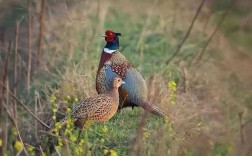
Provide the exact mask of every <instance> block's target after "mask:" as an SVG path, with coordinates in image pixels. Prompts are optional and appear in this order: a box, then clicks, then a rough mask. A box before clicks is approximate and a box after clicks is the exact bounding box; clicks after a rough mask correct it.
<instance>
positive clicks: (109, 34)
mask: <svg viewBox="0 0 252 156" xmlns="http://www.w3.org/2000/svg"><path fill="white" fill-rule="evenodd" d="M105 35H106V37H105V41H107V42H113V41H114V39H115V33H114V32H113V31H111V30H107V31H106V32H105Z"/></svg>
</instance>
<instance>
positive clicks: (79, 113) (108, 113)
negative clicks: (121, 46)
mask: <svg viewBox="0 0 252 156" xmlns="http://www.w3.org/2000/svg"><path fill="white" fill-rule="evenodd" d="M123 83H125V82H123V81H122V79H121V78H119V77H115V78H114V79H113V83H112V84H111V85H112V87H111V85H110V87H109V90H108V91H107V92H106V93H103V94H99V95H97V96H95V97H90V98H87V99H85V100H84V101H81V102H80V103H79V104H78V105H77V106H76V107H74V108H73V110H72V112H71V114H70V118H71V119H72V120H73V121H74V122H75V126H77V127H79V128H81V129H82V128H83V126H84V123H85V121H95V122H105V121H108V120H109V119H111V118H112V117H113V116H114V115H115V113H116V111H117V108H118V105H119V93H118V88H119V87H120V86H121V84H123ZM67 119H68V116H66V117H64V118H63V119H62V120H61V121H60V125H61V126H64V125H65V124H66V123H67Z"/></svg>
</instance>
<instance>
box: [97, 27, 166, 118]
mask: <svg viewBox="0 0 252 156" xmlns="http://www.w3.org/2000/svg"><path fill="white" fill-rule="evenodd" d="M119 36H121V34H120V33H115V32H113V31H111V30H107V31H106V32H105V35H104V36H103V37H105V41H106V42H107V44H106V46H105V47H104V49H103V52H102V54H101V58H100V63H99V67H98V71H97V75H96V90H97V92H98V94H101V93H104V92H107V91H108V89H109V86H110V84H111V82H112V80H113V78H114V77H115V76H119V77H121V78H122V79H123V81H124V82H125V84H123V85H122V86H121V87H120V88H119V94H120V104H119V107H118V110H120V109H122V108H124V107H130V106H131V107H132V109H133V108H134V106H137V107H138V106H140V107H142V108H144V109H145V110H148V111H150V112H152V113H153V114H156V115H159V116H165V115H166V114H165V112H163V111H161V110H160V109H159V108H158V107H157V106H155V105H154V104H151V103H150V102H148V100H147V87H146V83H145V80H144V79H143V77H142V76H141V75H140V73H139V72H138V71H137V70H136V69H135V68H134V67H133V66H132V64H131V63H130V62H129V61H128V60H127V59H126V58H125V57H124V56H123V55H122V54H121V53H120V52H119Z"/></svg>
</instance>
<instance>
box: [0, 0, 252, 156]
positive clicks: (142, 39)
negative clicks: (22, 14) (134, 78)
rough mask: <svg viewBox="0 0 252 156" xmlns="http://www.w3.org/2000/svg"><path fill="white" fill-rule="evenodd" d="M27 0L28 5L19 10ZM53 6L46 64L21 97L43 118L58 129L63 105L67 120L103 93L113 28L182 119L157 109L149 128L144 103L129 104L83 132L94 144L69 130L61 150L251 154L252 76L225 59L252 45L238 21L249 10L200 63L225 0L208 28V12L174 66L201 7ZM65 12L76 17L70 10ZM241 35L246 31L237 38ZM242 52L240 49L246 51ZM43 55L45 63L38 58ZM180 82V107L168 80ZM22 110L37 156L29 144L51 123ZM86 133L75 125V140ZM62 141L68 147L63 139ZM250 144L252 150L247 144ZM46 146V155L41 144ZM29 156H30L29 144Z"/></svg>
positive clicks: (12, 137) (158, 95)
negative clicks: (107, 33)
mask: <svg viewBox="0 0 252 156" xmlns="http://www.w3.org/2000/svg"><path fill="white" fill-rule="evenodd" d="M37 3H38V4H39V2H37ZM37 3H34V6H33V7H34V10H33V11H34V12H38V10H36V9H35V8H36V7H35V6H36V4H37ZM98 3H99V4H98ZM126 3H127V5H126ZM38 4H37V5H38ZM197 4H198V3H197ZM24 5H25V4H22V3H21V4H18V6H24ZM51 5H52V6H50V5H49V2H48V6H47V7H46V8H47V10H46V11H45V13H46V14H45V22H44V23H46V25H45V27H46V29H45V30H44V31H45V32H44V38H43V48H42V57H41V60H43V61H42V63H41V65H40V67H37V66H36V65H35V64H33V71H32V83H31V85H32V86H31V90H30V94H27V93H26V90H25V86H24V85H22V84H25V81H26V78H25V76H23V75H21V73H19V76H20V81H19V84H18V85H17V90H18V94H17V97H18V98H20V99H22V101H23V102H24V103H25V104H26V105H27V106H28V107H29V108H30V109H31V110H33V112H36V111H35V106H36V107H37V112H36V114H37V117H38V118H41V119H43V121H44V122H46V123H47V124H48V125H53V123H54V120H52V116H53V114H54V113H53V110H54V109H55V110H56V112H55V114H56V117H57V120H59V119H60V118H62V117H63V115H64V114H66V112H67V107H70V108H72V107H73V105H75V104H76V101H78V100H80V99H85V98H86V97H90V96H93V95H96V91H95V75H96V70H97V66H98V61H99V57H100V54H101V50H102V48H103V46H104V44H105V42H104V39H103V38H101V37H100V36H101V35H102V34H103V33H104V30H106V29H112V30H114V31H117V32H121V33H122V36H121V38H120V44H121V51H122V53H123V55H124V56H125V57H126V58H128V60H130V62H132V64H133V65H134V66H135V67H136V68H137V69H138V70H139V71H140V72H141V74H142V75H143V77H144V78H145V79H146V82H147V85H148V88H149V98H150V99H151V100H152V101H153V102H154V103H155V104H157V105H158V106H159V107H160V108H161V109H163V110H164V111H166V112H167V113H168V114H169V115H171V116H172V117H173V118H170V119H169V120H167V119H166V118H160V117H157V116H154V115H148V116H147V117H146V120H145V123H144V124H142V122H144V120H142V117H143V115H142V114H143V113H144V111H143V110H142V109H141V108H134V109H133V110H131V108H127V109H124V110H122V112H120V113H117V114H116V115H115V116H114V117H113V118H112V119H111V120H110V121H108V122H106V123H102V124H98V123H94V124H93V125H91V126H90V128H88V129H86V130H85V131H84V132H83V133H82V136H81V138H82V139H83V140H84V143H83V144H82V145H77V144H74V143H71V142H69V143H67V142H65V140H64V135H62V136H63V137H62V142H63V145H61V149H60V150H59V152H60V153H62V154H63V155H64V154H65V155H67V154H69V152H70V153H71V154H73V155H78V152H79V151H80V150H81V149H82V150H83V153H82V154H83V155H113V156H115V155H140V154H142V155H161V154H162V155H186V156H196V155H218V156H225V155H236V153H241V155H246V153H248V152H249V147H251V145H250V142H249V141H248V140H246V138H245V140H246V142H245V145H246V146H245V145H244V146H242V145H243V144H242V143H240V141H238V140H239V139H240V132H239V131H240V130H241V129H240V124H242V123H240V121H239V118H238V113H240V112H244V116H243V120H244V121H243V122H246V121H250V120H251V115H250V114H251V108H252V107H251V94H250V93H251V91H250V89H251V88H250V86H249V80H247V79H245V78H244V77H242V76H241V74H240V73H239V72H234V71H233V70H232V68H231V67H230V66H229V65H228V62H229V60H225V59H224V57H223V56H224V54H225V51H227V50H228V49H230V47H231V46H230V45H229V44H231V43H232V42H236V44H237V45H238V46H241V47H245V49H246V48H248V49H249V48H250V47H249V45H248V43H249V41H250V40H249V36H248V35H245V34H246V33H245V32H244V31H243V30H241V29H240V28H239V27H238V26H237V25H238V23H239V20H238V18H240V17H243V16H242V15H244V14H245V13H241V14H237V15H236V14H235V13H233V12H232V14H230V16H228V19H227V20H226V21H225V22H224V24H223V25H222V28H221V31H220V32H219V34H218V35H216V37H215V40H214V41H213V42H211V44H210V45H209V46H208V48H207V52H206V53H205V55H204V57H203V59H202V60H201V63H200V64H198V65H196V64H194V61H195V58H196V56H197V53H198V52H199V51H200V50H201V49H202V47H203V46H204V44H205V43H206V40H207V39H208V37H209V35H210V34H211V32H212V30H213V29H214V28H215V17H216V16H217V17H216V19H218V18H219V17H218V15H219V11H223V8H224V7H223V5H224V4H221V5H220V4H218V5H217V6H218V7H217V6H215V9H213V11H214V12H215V13H216V14H214V18H213V19H214V20H211V21H210V22H209V23H210V24H209V25H208V29H207V30H204V24H205V18H206V17H205V16H204V14H202V15H200V18H199V19H197V21H196V23H195V27H194V28H193V30H192V32H191V34H190V36H189V38H188V40H187V41H186V42H185V44H184V45H183V47H182V49H181V51H180V53H179V55H178V56H177V57H176V58H175V59H174V60H173V61H172V63H171V64H169V65H168V66H167V65H166V63H165V62H166V61H167V60H168V59H169V58H170V57H171V56H172V54H173V52H174V51H175V49H176V46H177V44H178V43H179V42H180V41H181V39H182V38H183V37H184V35H185V32H186V31H187V29H188V26H189V25H190V22H191V20H192V17H193V15H194V13H195V11H196V10H195V6H194V5H196V3H195V4H190V3H189V2H188V3H187V2H185V3H180V2H176V1H170V2H166V1H158V2H157V4H156V5H153V3H152V1H147V2H143V1H137V2H134V3H133V2H131V3H129V2H125V1H122V0H119V1H116V2H114V1H111V2H106V3H105V2H102V1H99V2H98V1H97V2H90V1H87V2H82V1H78V3H77V1H75V2H72V3H71V5H70V4H69V2H67V5H66V4H65V3H63V2H62V1H61V2H56V1H55V2H53V3H52V4H51ZM64 5H66V6H67V8H65V9H62V7H61V6H64ZM99 6H100V7H99ZM173 6H175V7H173ZM9 9H11V8H9ZM182 9H183V10H184V11H183V12H181V10H182ZM63 13H64V15H65V14H67V15H68V16H69V17H68V18H67V16H62V14H63ZM174 15H176V16H174ZM207 16H208V14H207ZM15 17H16V18H18V16H15ZM6 18H10V20H9V21H12V20H13V21H14V24H15V18H13V17H12V14H11V15H10V16H6ZM35 18H36V16H35ZM210 19H212V18H210ZM5 24H6V23H1V25H5ZM8 26H9V27H12V26H13V22H12V23H8ZM26 27H27V26H26V24H25V23H24V24H23V25H21V31H20V32H21V34H20V36H21V38H20V40H22V41H23V42H21V45H20V51H24V53H20V62H21V64H22V65H20V70H22V71H26V61H27V60H26V59H25V58H26V55H25V54H26V51H27V48H26V44H25V43H26V42H25V39H24V38H25V37H27V31H26ZM33 29H34V31H33V37H34V47H33V48H34V49H33V53H34V55H35V52H36V51H37V50H36V48H35V47H36V45H35V44H36V41H37V40H38V39H37V34H38V33H37V26H36V23H35V24H34V28H33ZM233 31H234V32H233ZM231 32H233V33H231ZM241 32H242V33H241ZM222 33H224V34H226V36H225V37H224V39H223V38H221V37H220V36H221V34H222ZM237 34H240V36H238V37H237ZM222 40H225V41H226V42H227V43H229V44H227V45H226V47H224V48H223V47H219V42H220V43H222V42H221V41H222ZM233 50H234V51H235V52H240V51H239V50H237V49H236V48H234V49H233ZM0 52H1V57H0V59H1V61H2V60H4V59H5V55H4V53H3V51H0ZM230 53H232V51H231V52H230ZM248 54H249V53H248ZM187 56H189V57H188V58H187V59H185V60H182V61H180V62H179V63H176V62H177V61H178V60H181V59H183V58H185V57H187ZM249 56H250V55H249ZM33 58H34V60H33V62H35V60H36V59H35V57H33ZM232 63H235V64H236V63H237V62H232ZM0 66H1V64H0ZM12 66H13V61H11V62H10V68H9V69H8V70H9V74H8V77H12V70H13V68H12ZM1 67H2V66H1ZM0 75H1V74H0ZM1 77H2V75H1ZM173 81H174V82H176V84H177V88H176V89H177V91H176V92H175V94H174V95H173V96H172V97H173V99H174V100H175V104H171V102H170V99H169V98H170V97H171V95H172V94H171V91H170V88H169V85H168V83H169V82H173ZM0 82H1V81H0ZM9 83H10V86H11V89H12V87H13V86H14V85H13V83H12V82H11V81H9ZM35 91H36V92H37V93H38V94H39V95H40V98H39V100H40V105H35V100H34V96H35ZM5 96H6V97H8V96H7V95H5ZM52 97H55V98H56V99H55V101H54V102H55V106H53V105H52V104H51V99H52ZM7 99H8V98H7ZM7 99H6V98H4V99H1V100H3V103H6V104H9V105H8V106H10V105H11V104H12V102H13V101H11V100H7ZM75 99H78V100H75ZM9 109H11V108H9ZM246 112H247V113H246ZM18 116H19V119H18V128H19V131H20V132H21V138H22V139H23V141H24V142H25V143H26V145H25V147H26V150H28V153H34V151H35V149H33V150H30V151H29V147H33V146H34V147H37V144H36V140H40V138H36V137H35V136H36V135H35V134H36V133H38V135H39V136H42V137H43V136H44V135H45V134H41V133H40V130H44V131H45V129H44V128H43V127H41V126H40V125H39V126H37V127H36V126H34V124H33V123H34V122H35V121H34V118H32V117H31V116H30V115H29V114H27V112H25V111H24V110H23V109H22V108H21V107H18ZM9 118H10V117H9ZM9 118H8V119H6V121H8V122H7V123H8V124H9V123H11V122H10V121H9ZM9 125H10V126H9V128H10V130H9V138H8V142H7V150H5V151H4V152H7V154H8V155H15V154H17V153H18V152H19V151H20V149H21V150H22V143H21V144H20V142H18V141H20V139H18V137H17V134H16V132H14V130H13V129H14V127H13V126H11V124H9ZM1 126H3V125H1ZM249 126H250V122H249V123H248V124H247V125H246V126H244V136H247V135H249V134H248V133H246V129H247V128H249ZM63 129H64V128H63ZM77 133H78V130H77V129H73V134H71V135H70V137H69V138H70V140H71V136H74V137H77V135H78V134H77ZM27 134H29V135H27ZM69 138H68V139H69ZM13 142H14V144H13V145H12V143H13ZM15 144H16V146H15ZM0 145H1V144H0ZM42 145H47V142H46V141H45V142H42ZM55 145H59V143H57V142H56V143H55ZM240 146H242V147H241V148H237V147H240ZM20 147H21V148H20ZM47 150H48V147H47V146H45V147H43V151H44V152H46V151H47ZM38 152H39V153H40V150H39V151H38ZM22 154H25V153H24V150H22ZM55 155H56V154H55Z"/></svg>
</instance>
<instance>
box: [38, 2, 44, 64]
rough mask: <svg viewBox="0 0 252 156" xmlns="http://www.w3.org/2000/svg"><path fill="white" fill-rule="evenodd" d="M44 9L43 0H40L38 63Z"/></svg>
mask: <svg viewBox="0 0 252 156" xmlns="http://www.w3.org/2000/svg"><path fill="white" fill-rule="evenodd" d="M44 10H45V0H41V5H40V13H39V38H38V39H39V40H38V58H37V61H38V62H37V63H38V65H39V64H40V55H41V47H42V37H43V30H44Z"/></svg>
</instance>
